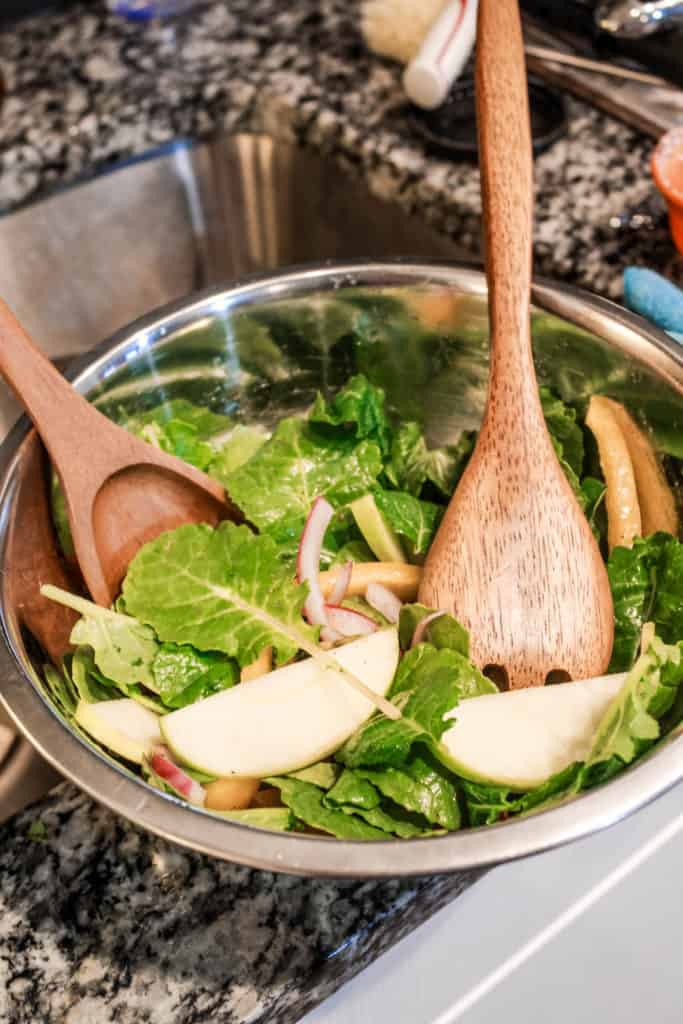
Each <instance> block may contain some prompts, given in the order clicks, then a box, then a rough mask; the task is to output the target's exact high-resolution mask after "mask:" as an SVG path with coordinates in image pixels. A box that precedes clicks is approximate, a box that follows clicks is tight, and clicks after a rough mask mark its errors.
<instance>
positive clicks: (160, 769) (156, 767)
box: [150, 747, 206, 807]
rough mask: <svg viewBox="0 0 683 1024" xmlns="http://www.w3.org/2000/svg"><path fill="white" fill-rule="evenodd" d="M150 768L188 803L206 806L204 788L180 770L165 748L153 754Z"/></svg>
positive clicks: (158, 748) (159, 748) (158, 749)
mask: <svg viewBox="0 0 683 1024" xmlns="http://www.w3.org/2000/svg"><path fill="white" fill-rule="evenodd" d="M150 766H151V768H152V771H153V772H155V773H156V774H157V775H158V776H159V778H161V779H163V780H164V782H168V784H169V786H171V787H172V788H173V789H175V791H176V792H177V793H180V795H181V796H184V797H185V799H186V800H187V801H188V803H191V804H196V805H197V806H198V807H203V806H204V800H205V799H206V793H205V792H204V787H203V786H200V785H199V783H198V782H196V781H195V780H194V779H193V778H191V777H190V776H189V775H188V774H187V773H186V772H184V771H183V770H182V768H179V767H178V765H177V764H174V762H173V761H172V760H171V758H170V757H169V755H168V751H167V750H166V748H165V747H157V748H156V750H155V751H154V753H153V754H152V760H151V761H150Z"/></svg>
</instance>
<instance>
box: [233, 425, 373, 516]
mask: <svg viewBox="0 0 683 1024" xmlns="http://www.w3.org/2000/svg"><path fill="white" fill-rule="evenodd" d="M381 470H382V457H381V452H380V449H379V447H378V446H377V445H376V444H375V443H374V442H373V441H361V442H360V443H356V442H355V440H354V439H346V438H332V439H325V438H323V437H320V436H318V435H315V434H314V433H313V432H312V431H311V430H310V428H309V427H308V424H306V423H305V422H304V421H302V420H298V419H285V420H282V421H281V422H280V423H279V425H278V427H277V429H276V431H275V433H274V434H273V436H272V437H271V439H270V440H269V441H267V442H266V443H265V444H264V445H263V446H262V447H261V448H260V449H259V450H258V451H257V452H256V453H255V454H254V455H252V457H251V458H250V459H249V461H248V462H245V463H244V465H243V466H240V467H239V468H238V469H236V470H235V471H234V472H233V473H230V474H229V475H228V476H227V478H226V479H225V484H226V487H227V489H228V491H229V493H230V496H231V497H232V499H233V501H235V502H236V503H237V505H239V507H240V508H241V509H242V511H243V512H244V514H245V516H246V518H247V519H248V520H249V521H250V522H252V523H253V524H254V525H255V526H257V527H258V528H259V529H260V530H267V529H269V528H270V527H272V526H273V525H274V524H276V523H278V521H279V520H283V519H284V520H287V521H289V522H290V523H291V524H297V525H296V526H295V527H294V528H295V529H296V530H297V531H298V535H299V536H300V534H301V530H302V528H303V523H304V521H305V519H306V516H307V515H308V513H309V511H310V508H311V505H312V503H313V500H314V499H315V498H316V497H319V496H321V495H322V496H324V497H326V498H327V499H328V501H330V502H331V503H332V504H333V505H335V506H339V505H344V504H346V503H347V502H349V501H352V500H353V499H354V498H357V497H358V496H359V495H362V494H365V493H366V492H367V491H368V490H369V489H370V487H372V485H373V484H374V482H375V480H376V479H377V477H378V475H379V473H380V472H381Z"/></svg>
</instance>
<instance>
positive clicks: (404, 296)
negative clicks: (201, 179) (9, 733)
mask: <svg viewBox="0 0 683 1024" xmlns="http://www.w3.org/2000/svg"><path fill="white" fill-rule="evenodd" d="M534 303H535V312H534V317H533V334H534V351H535V358H536V364H537V369H538V373H539V378H540V380H541V382H542V383H546V384H549V385H550V386H552V387H553V388H555V389H556V390H557V391H558V392H559V393H560V394H561V395H562V397H564V398H566V399H568V400H571V401H573V402H575V403H578V404H579V405H580V404H581V403H582V402H583V401H585V400H586V399H587V398H588V396H589V395H590V394H591V393H593V392H596V391H599V392H602V393H605V394H609V395H610V396H612V397H614V398H617V399H619V400H621V401H624V402H625V403H626V404H627V405H628V406H629V407H630V408H632V409H633V410H635V411H637V412H639V413H642V414H643V415H644V416H645V417H646V418H647V420H648V422H649V424H650V425H651V427H652V429H653V431H654V433H655V437H656V439H657V442H658V444H659V445H660V446H661V447H662V448H663V449H664V450H665V451H667V452H669V453H671V454H672V455H674V456H676V457H677V458H683V359H682V357H681V353H680V351H679V350H677V348H676V346H675V345H674V344H673V343H672V342H670V341H669V340H668V339H667V338H666V336H665V335H663V334H661V333H660V332H658V331H656V330H654V329H652V328H651V327H649V325H647V324H646V323H645V322H644V321H642V320H640V319H639V318H637V317H634V316H631V315H630V314H628V313H626V312H624V311H623V310H621V309H619V308H618V307H616V306H614V305H612V304H611V303H607V302H604V301H602V300H600V299H597V298H595V297H592V296H589V295H586V294H582V293H579V292H577V291H573V290H571V289H567V288H562V287H557V286H553V285H550V284H547V283H542V282H541V283H538V284H537V285H536V286H535V291H534ZM487 342H488V324H487V308H486V285H485V280H484V277H483V274H482V273H481V272H480V271H479V270H476V269H472V268H467V267H456V266H453V265H445V264H409V263H387V264H376V263H375V264H353V265H350V264H349V265H337V266H326V267H323V268H303V269H300V270H296V269H295V270H293V271H289V272H284V273H281V274H277V275H274V276H270V277H262V278H258V279H251V280H249V281H248V282H246V283H245V284H242V285H236V286H234V287H231V288H226V289H223V290H220V289H219V290H213V291H211V292H207V293H203V294H201V295H199V296H196V297H192V298H190V299H188V300H186V301H184V302H180V303H177V304H175V305H174V306H171V307H168V308H166V309H163V310H161V311H159V312H157V313H155V314H152V315H150V316H148V317H147V318H145V319H144V320H141V321H138V322H137V323H135V324H133V325H132V326H131V327H129V328H127V329H125V330H123V331H121V332H119V333H118V334H117V335H116V336H115V337H114V338H113V339H111V340H109V341H108V342H105V343H104V344H103V345H101V346H100V347H99V348H98V349H97V350H96V351H95V352H94V353H93V354H91V355H89V356H87V357H85V358H84V359H83V360H81V361H80V363H79V364H78V365H77V366H76V367H74V368H72V371H71V373H70V376H71V377H72V379H73V382H74V384H75V386H76V387H77V388H78V389H79V390H80V391H82V392H83V393H85V394H87V395H88V396H89V398H90V399H91V400H93V401H94V402H96V403H97V405H98V406H99V407H100V408H101V409H102V410H103V411H104V412H106V413H107V414H108V415H111V416H113V417H115V418H118V417H120V416H121V415H122V414H126V413H130V412H131V411H133V410H140V409H143V408H149V407H151V406H153V405H155V404H158V403H159V402H160V401H163V400H165V399H168V398H172V397H184V398H188V399H191V400H193V401H195V402H198V403H201V404H205V405H208V406H210V407H211V408H213V409H215V410H216V411H222V412H227V413H229V414H230V415H233V416H234V417H235V418H236V419H238V420H239V421H242V422H249V423H253V422H258V423H262V424H265V425H267V426H272V425H273V424H274V423H275V422H276V421H277V420H278V419H279V418H280V417H282V416H283V415H292V414H296V413H299V412H302V411H303V410H304V409H305V408H306V407H307V406H308V405H309V404H310V402H311V401H312V400H313V398H314V397H315V394H316V391H317V390H322V391H323V392H329V391H334V390H335V389H336V388H337V387H339V386H340V385H341V384H342V383H343V382H344V381H345V380H346V379H347V378H348V377H349V375H350V374H351V373H354V372H361V371H362V372H364V373H366V374H367V375H368V376H369V377H370V378H371V379H372V380H373V381H374V382H375V383H377V384H380V385H381V386H382V387H383V388H384V389H385V390H386V393H387V400H388V405H389V407H390V408H391V410H392V411H393V412H394V413H395V414H396V415H397V416H401V417H404V418H411V419H418V420H420V421H422V422H423V424H424V426H425V429H426V432H427V435H428V438H429V440H430V441H431V442H432V443H444V442H447V441H449V440H454V439H455V438H456V437H457V435H458V434H459V432H460V431H461V430H462V429H463V428H471V427H476V426H477V425H478V423H479V420H480V417H481V412H482V408H483V403H484V398H485V388H486V379H487ZM87 453H88V439H87V438H84V440H83V457H84V458H87ZM36 467H38V470H36ZM45 470H46V466H45V463H44V455H43V453H42V449H41V448H40V447H39V445H38V444H37V442H36V440H35V437H34V435H33V434H30V433H29V429H28V423H27V422H26V421H25V420H22V421H21V422H20V423H19V424H18V425H17V427H16V428H15V429H14V431H13V432H12V433H11V434H10V436H9V437H8V439H7V441H6V442H5V444H4V446H3V447H2V449H1V450H0V492H1V499H0V500H1V504H0V508H1V512H0V558H1V560H2V567H3V572H2V575H1V576H0V617H1V619H2V626H3V630H4V634H5V644H4V645H2V650H1V651H0V659H1V667H2V676H1V678H2V684H1V687H2V692H1V694H0V696H1V697H2V702H3V704H4V705H5V707H6V709H7V710H8V712H9V714H10V715H11V716H12V718H13V719H14V720H15V722H16V723H17V725H18V726H19V728H20V729H21V730H22V731H23V732H24V733H25V735H26V736H27V737H28V739H29V740H30V741H31V742H32V743H33V744H34V745H35V746H36V747H37V749H38V750H39V752H40V753H41V754H42V755H43V756H44V757H45V758H46V759H47V760H48V761H49V762H51V763H52V764H53V765H54V766H55V767H56V768H57V769H58V770H59V771H60V772H61V773H62V774H63V775H65V776H66V777H67V778H70V779H72V780H73V781H74V782H76V783H77V784H78V785H79V786H81V787H82V788H83V789H85V790H86V791H87V792H88V793H89V794H91V795H92V796H93V797H94V798H95V799H97V800H99V801H101V802H102V803H104V804H106V805H108V806H109V807H110V808H112V809H113V810H114V811H116V812H118V813H120V814H122V815H124V816H125V817H127V818H129V819H131V820H132V821H134V822H136V823H137V824H139V825H141V826H144V827H145V828H148V829H150V830H152V831H154V832H156V833H158V834H160V835H163V836H165V837H166V838H168V839H171V840H174V841H176V842H179V843H182V844H184V845H186V846H189V847H192V848H194V849H196V850H200V851H203V852H205V853H208V854H211V855H213V856H217V857H221V858H224V859H227V860H231V861H236V862H241V863H244V864H248V865H251V866H255V867H260V868H267V869H271V870H276V871H284V872H289V873H295V874H305V875H320V876H331V877H337V878H342V877H354V878H358V877H380V876H398V875H423V874H430V873H440V872H448V871H455V870H462V869H468V868H476V867H482V866H484V865H488V864H493V863H497V862H501V861H505V860H510V859H512V858H515V857H520V856H525V855H529V854H533V853H537V852H540V851H541V850H544V849H547V848H550V847H552V846H555V845H558V844H561V843H564V842H567V841H569V840H572V839H575V838H578V837H581V836H584V835H587V834H588V833H590V832H593V831H596V830H597V829H600V828H603V827H605V826H607V825H609V824H611V823H613V822H615V821H617V820H619V819H621V818H623V817H624V816H625V815H627V814H629V813H630V812H632V811H634V810H635V809H636V808H638V807H639V806H641V805H643V804H644V803H646V802H647V801H649V800H651V799H653V798H655V797H656V796H658V795H659V794H661V793H663V792H664V791H665V790H666V789H667V788H669V787H670V786H672V785H674V784H675V783H676V782H678V781H679V780H680V779H681V778H683V738H678V737H672V738H670V739H669V740H668V741H667V742H665V743H663V744H661V745H660V746H659V747H658V748H657V749H656V752H654V753H652V754H651V755H650V756H649V757H647V758H645V759H644V760H643V761H641V762H640V763H638V764H637V765H636V766H635V767H634V768H633V769H631V770H629V771H626V772H625V773H623V775H621V776H619V777H618V778H616V779H615V780H613V781H612V782H611V783H609V784H607V785H606V786H604V787H602V788H599V789H596V790H593V791H591V792H590V793H588V794H585V795H583V796H581V797H579V798H578V799H576V800H574V801H573V802H571V803H569V804H566V805H563V806H560V807H558V808H556V809H553V810H550V811H546V812H544V813H541V814H538V815H536V816H535V817H529V818H526V819H523V820H517V821H512V822H509V823H505V824H501V825H495V826H492V827H488V828H486V829H474V830H468V831H462V832H456V833H452V834H449V835H446V836H443V837H438V838H430V839H426V840H410V841H408V840H402V841H391V842H377V843H353V842H343V841H339V840H335V839H326V838H319V837H313V836H301V835H296V834H281V833H271V832H265V831H262V830H258V829H253V828H248V827H245V826H242V825H238V824H233V823H230V822H227V821H225V820H223V819H220V818H217V817H215V816H212V815H211V814H210V813H207V812H204V811H201V810H197V809H194V808H191V807H189V806H187V805H185V804H183V803H181V802H179V801H177V800H175V799H174V798H173V797H170V796H165V795H163V794H161V793H160V792H158V791H157V790H155V789H153V788H151V787H149V786H147V785H146V784H145V783H144V782H143V781H142V780H141V779H139V778H138V777H137V776H135V775H134V774H133V773H132V772H129V771H127V770H126V769H125V768H124V767H122V766H121V765H120V764H119V763H117V762H115V761H114V760H112V759H109V758H107V757H106V755H104V754H102V753H100V752H99V751H97V750H95V749H94V748H93V747H90V746H89V745H88V744H87V742H85V741H84V740H83V739H82V738H81V736H80V735H78V734H77V733H75V732H74V731H72V730H71V728H70V727H69V726H68V724H67V723H65V722H64V721H63V720H62V719H61V718H60V716H59V714H58V713H57V711H56V710H55V709H54V707H53V706H52V705H51V703H50V701H49V699H48V698H47V697H46V696H45V693H44V690H43V688H42V685H41V678H40V672H41V665H42V663H43V661H44V660H45V653H44V650H42V649H41V647H40V645H39V644H37V642H36V638H35V637H34V636H33V635H32V630H31V624H32V619H31V602H32V600H33V599H34V596H35V592H36V589H37V586H38V585H39V583H40V582H46V573H47V574H48V575H49V572H50V569H49V567H48V568H47V569H46V568H45V566H44V565H39V564H37V563H36V561H35V559H34V560H33V561H31V557H32V556H31V555H29V556H27V555H26V551H27V549H28V550H29V552H30V551H31V550H32V548H31V544H30V543H29V544H27V543H26V540H27V538H29V540H30V538H31V537H32V536H33V535H35V532H36V531H37V529H38V526H37V520H36V521H35V522H34V521H32V517H36V516H40V515H41V514H42V515H43V516H44V514H45V508H44V493H43V492H44V487H43V485H42V480H43V479H44V477H45ZM39 492H40V493H39ZM41 502H42V505H41ZM27 557H28V561H27ZM32 595H33V596H32Z"/></svg>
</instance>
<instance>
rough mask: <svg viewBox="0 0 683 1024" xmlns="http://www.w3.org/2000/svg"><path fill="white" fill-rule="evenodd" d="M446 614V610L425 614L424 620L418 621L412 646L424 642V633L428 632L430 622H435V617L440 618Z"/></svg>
mask: <svg viewBox="0 0 683 1024" xmlns="http://www.w3.org/2000/svg"><path fill="white" fill-rule="evenodd" d="M445 614H446V613H445V612H432V614H431V615H425V617H424V619H423V620H422V622H418V624H417V626H416V627H415V632H414V633H413V639H412V640H411V641H410V646H411V648H412V647H417V645H418V644H421V643H422V641H423V640H424V635H425V633H426V632H427V626H428V625H429V623H430V622H433V621H434V619H440V618H441V616H442V615H445Z"/></svg>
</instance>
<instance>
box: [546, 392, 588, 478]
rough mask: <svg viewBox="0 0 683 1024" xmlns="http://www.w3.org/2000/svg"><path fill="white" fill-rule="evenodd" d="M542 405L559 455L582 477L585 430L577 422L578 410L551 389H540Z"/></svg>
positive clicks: (576, 474)
mask: <svg viewBox="0 0 683 1024" xmlns="http://www.w3.org/2000/svg"><path fill="white" fill-rule="evenodd" d="M540 397H541V405H542V407H543V415H544V417H545V422H546V426H547V428H548V432H549V434H550V436H551V437H552V438H553V440H554V441H555V442H556V444H557V445H558V446H559V452H558V454H559V455H560V457H561V458H562V459H563V460H564V461H565V462H566V463H567V465H568V466H569V468H570V469H571V470H572V472H573V473H574V474H575V476H577V477H580V476H581V473H582V471H583V457H584V439H583V430H582V429H581V427H580V425H579V424H578V423H577V422H576V410H575V409H572V407H571V406H569V405H567V404H566V403H565V402H563V401H562V399H561V398H558V397H557V396H556V395H555V394H553V392H552V391H551V390H550V388H546V387H542V388H540Z"/></svg>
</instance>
